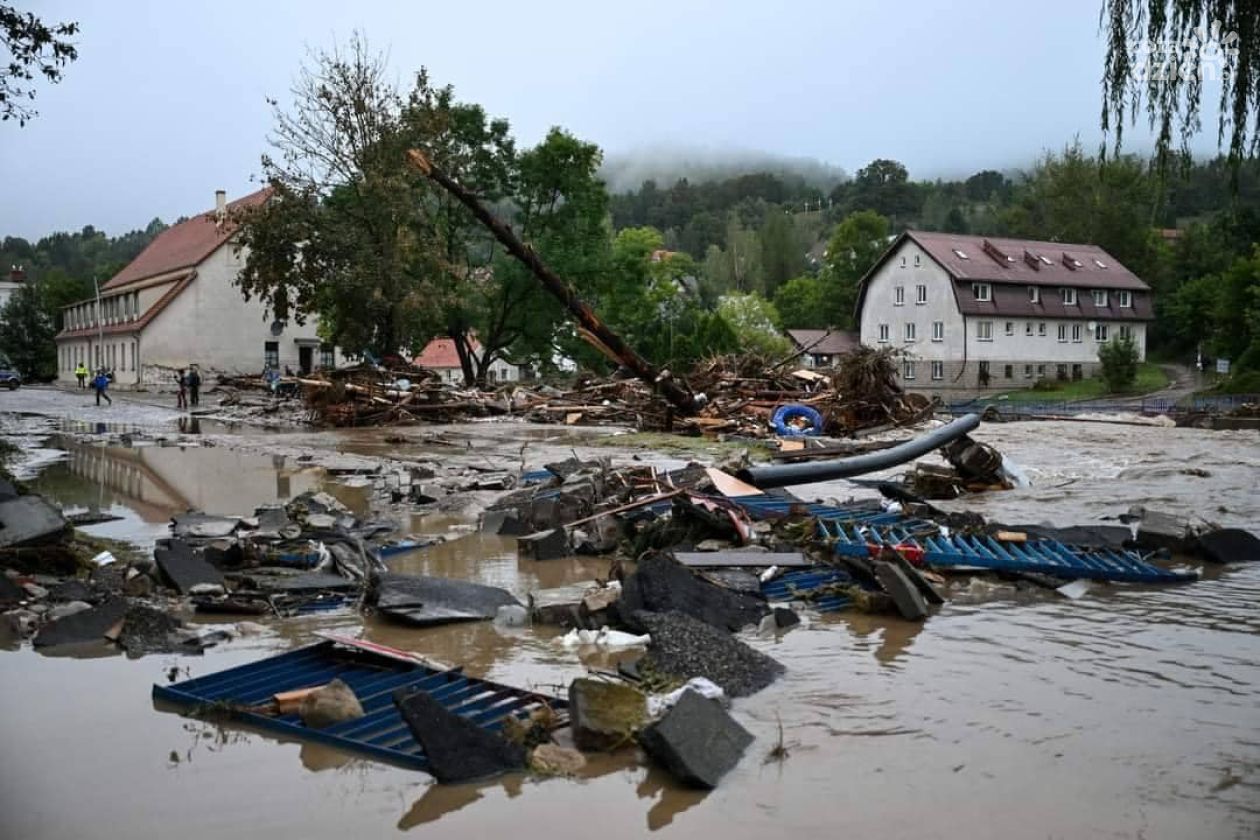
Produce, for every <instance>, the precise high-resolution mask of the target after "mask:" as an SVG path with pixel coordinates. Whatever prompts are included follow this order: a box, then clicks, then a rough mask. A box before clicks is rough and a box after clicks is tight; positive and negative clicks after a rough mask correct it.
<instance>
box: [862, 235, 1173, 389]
mask: <svg viewBox="0 0 1260 840" xmlns="http://www.w3.org/2000/svg"><path fill="white" fill-rule="evenodd" d="M1154 317H1155V316H1154V301H1153V300H1152V294H1151V288H1150V287H1149V286H1148V285H1147V284H1146V283H1144V282H1142V280H1141V278H1139V277H1138V276H1137V275H1135V274H1134V273H1133V272H1131V271H1129V269H1127V268H1125V267H1124V266H1123V265H1121V264H1120V262H1119V261H1118V260H1116V259H1115V258H1114V257H1112V256H1111V255H1110V254H1108V253H1107V252H1106V251H1104V250H1103V249H1102V248H1099V247H1098V246H1097V245H1078V244H1069V243H1063V242H1038V241H1033V240H1026V239H1001V238H997V237H983V236H963V235H959V234H952V233H934V232H924V231H914V230H912V231H906V232H905V233H903V234H901V236H899V237H897V239H896V240H894V241H893V243H892V245H890V246H889V248H888V250H887V251H885V252H884V254H883V256H881V257H880V258H879V260H878V261H877V262H876V263H875V265H874V266H872V267H871V269H870V271H868V272H867V273H866V276H865V277H863V278H862V281H861V283H860V285H859V287H858V325H859V334H860V336H861V341H862V344H865V345H867V346H870V347H895V348H898V349H900V350H902V351H904V353H905V356H904V358H903V360H902V363H901V370H900V373H901V379H902V383H903V385H905V387H907V388H913V389H945V388H962V389H975V388H986V387H991V388H1002V389H1008V388H1023V387H1027V386H1028V385H1031V384H1032V383H1033V382H1035V381H1037V380H1038V379H1077V378H1081V377H1086V376H1093V375H1095V374H1096V373H1097V372H1098V369H1099V362H1098V350H1099V348H1100V347H1101V346H1103V345H1104V344H1105V343H1106V342H1108V341H1112V340H1114V339H1116V338H1119V337H1121V336H1128V337H1131V338H1132V339H1133V341H1134V342H1135V343H1136V344H1137V348H1138V353H1139V355H1140V357H1141V358H1143V359H1144V358H1146V327H1147V324H1148V323H1150V322H1151V321H1152V320H1154Z"/></svg>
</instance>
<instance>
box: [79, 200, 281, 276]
mask: <svg viewBox="0 0 1260 840" xmlns="http://www.w3.org/2000/svg"><path fill="white" fill-rule="evenodd" d="M270 195H271V187H263V188H262V189H261V190H258V191H257V192H254V193H250V194H249V195H247V196H245V197H244V198H238V199H237V200H236V201H233V202H231V203H230V204H228V206H227V209H228V212H229V213H231V212H232V211H233V210H240V209H244V208H248V207H256V206H258V205H259V204H262V203H263V202H264V201H266V200H267V198H268V197H269V196H270ZM234 229H235V226H234V225H232V224H231V223H228V224H224V225H217V224H215V219H214V211H213V210H211V211H209V212H205V213H198V214H197V215H195V216H193V217H192V218H191V219H185V220H184V221H182V222H180V223H179V224H176V225H171V226H170V227H168V228H167V229H166V230H164V231H162V232H161V233H159V234H158V235H157V237H156V238H155V239H154V240H153V241H152V242H150V243H149V245H148V247H146V248H145V249H144V250H143V251H141V252H140V253H139V254H138V255H137V256H136V258H135V259H134V260H132V261H131V262H129V263H127V265H126V267H125V268H123V270H122V271H120V272H118V273H117V274H115V275H114V276H113V277H112V278H110V281H109V282H108V283H106V284H105V285H104V286H102V287H101V288H102V289H116V288H118V287H119V286H123V285H126V284H127V283H134V282H135V281H137V280H144V279H145V278H148V277H156V276H157V275H159V274H166V273H167V272H170V271H176V270H178V269H181V268H192V267H194V266H196V265H197V264H198V263H199V262H201V261H202V260H204V259H205V258H206V257H208V256H210V255H211V254H212V253H214V251H215V249H217V248H218V247H219V246H220V245H222V244H223V243H224V242H226V241H227V240H228V237H230V236H231V235H232V231H233V230H234Z"/></svg>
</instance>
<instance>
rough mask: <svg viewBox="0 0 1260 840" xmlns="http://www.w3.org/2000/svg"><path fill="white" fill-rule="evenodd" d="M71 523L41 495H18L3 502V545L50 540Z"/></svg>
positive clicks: (0, 504) (0, 522) (0, 518)
mask: <svg viewBox="0 0 1260 840" xmlns="http://www.w3.org/2000/svg"><path fill="white" fill-rule="evenodd" d="M69 527H70V523H69V522H67V521H66V518H65V517H64V516H62V515H61V511H60V510H58V509H57V508H56V506H54V505H51V504H49V503H48V502H47V501H45V500H44V498H43V497H42V496H18V497H17V498H14V499H9V500H8V501H7V502H0V548H10V547H17V546H23V545H38V544H40V543H44V542H50V541H52V540H54V539H56V538H58V537H60V536H61V535H62V534H63V533H65V532H66V531H67V530H68V529H69Z"/></svg>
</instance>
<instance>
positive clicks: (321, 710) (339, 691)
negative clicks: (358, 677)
mask: <svg viewBox="0 0 1260 840" xmlns="http://www.w3.org/2000/svg"><path fill="white" fill-rule="evenodd" d="M298 715H299V716H300V717H301V718H302V723H304V724H306V725H307V726H309V727H310V728H311V729H323V728H325V727H328V726H332V725H333V724H335V723H343V722H345V721H347V720H358V719H359V718H361V717H363V705H362V704H361V703H359V698H358V697H356V696H355V694H354V690H353V689H352V688H350V686H348V685H346V684H345V683H344V682H342V681H341V680H333V681H332V682H330V683H328V685H326V686H323V687H322V688H317V689H316V690H314V691H312V692H311V693H310V694H308V695H306V696H305V697H303V698H302V705H301V706H300V707H299V708H298Z"/></svg>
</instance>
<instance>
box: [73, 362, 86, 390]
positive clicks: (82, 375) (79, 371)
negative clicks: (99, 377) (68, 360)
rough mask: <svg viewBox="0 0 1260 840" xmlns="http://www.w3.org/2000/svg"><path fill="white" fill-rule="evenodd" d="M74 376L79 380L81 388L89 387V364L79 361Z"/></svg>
mask: <svg viewBox="0 0 1260 840" xmlns="http://www.w3.org/2000/svg"><path fill="white" fill-rule="evenodd" d="M74 376H75V378H76V379H78V380H79V387H80V388H86V387H87V378H88V369H87V365H85V364H83V362H79V366H78V367H77V368H75V369H74Z"/></svg>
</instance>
